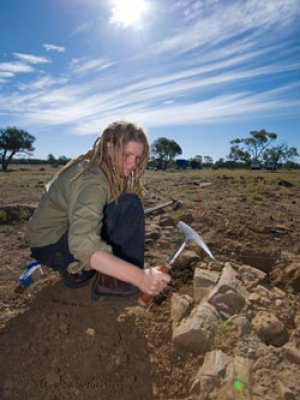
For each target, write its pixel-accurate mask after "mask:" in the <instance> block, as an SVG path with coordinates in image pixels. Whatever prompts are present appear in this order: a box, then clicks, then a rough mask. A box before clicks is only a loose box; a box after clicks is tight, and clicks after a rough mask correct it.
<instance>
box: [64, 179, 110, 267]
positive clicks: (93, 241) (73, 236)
mask: <svg viewBox="0 0 300 400" xmlns="http://www.w3.org/2000/svg"><path fill="white" fill-rule="evenodd" d="M78 189H79V190H76V193H77V195H75V196H74V197H73V196H72V201H71V205H70V207H69V230H68V241H69V248H70V252H71V253H72V254H73V256H74V258H75V259H78V260H80V261H82V262H84V263H89V261H90V258H91V256H92V255H93V254H94V253H95V252H96V251H99V250H103V251H108V252H110V253H111V252H112V248H111V246H109V245H108V244H107V243H106V242H104V241H103V240H102V239H101V237H100V232H101V228H102V220H103V209H104V207H105V205H106V203H107V199H108V191H107V189H106V188H105V187H104V186H103V185H101V184H95V183H94V182H89V180H88V179H87V180H86V181H84V180H82V181H81V182H80V187H79V188H78Z"/></svg>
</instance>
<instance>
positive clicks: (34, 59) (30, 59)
mask: <svg viewBox="0 0 300 400" xmlns="http://www.w3.org/2000/svg"><path fill="white" fill-rule="evenodd" d="M14 56H15V57H16V58H18V59H19V60H22V61H25V62H26V63H28V64H46V63H49V62H51V61H50V60H49V58H46V57H39V56H34V55H32V54H23V53H14Z"/></svg>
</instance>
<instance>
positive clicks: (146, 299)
mask: <svg viewBox="0 0 300 400" xmlns="http://www.w3.org/2000/svg"><path fill="white" fill-rule="evenodd" d="M159 270H160V271H161V272H164V273H165V274H169V273H170V268H169V267H168V266H167V264H162V265H160V266H159ZM152 299H153V296H151V294H147V293H142V294H141V295H140V297H139V300H138V302H139V305H141V306H143V307H146V306H147V305H148V304H149V303H151V301H152Z"/></svg>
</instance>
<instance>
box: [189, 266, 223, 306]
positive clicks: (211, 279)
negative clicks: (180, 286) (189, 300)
mask: <svg viewBox="0 0 300 400" xmlns="http://www.w3.org/2000/svg"><path fill="white" fill-rule="evenodd" d="M219 277H220V274H219V273H218V272H215V271H208V270H205V269H200V268H196V269H195V272H194V278H193V298H194V300H195V301H200V300H201V299H202V298H203V297H205V296H206V295H207V294H208V293H209V291H210V290H211V289H212V288H213V287H214V286H215V285H216V283H217V282H218V279H219Z"/></svg>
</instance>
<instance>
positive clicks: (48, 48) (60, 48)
mask: <svg viewBox="0 0 300 400" xmlns="http://www.w3.org/2000/svg"><path fill="white" fill-rule="evenodd" d="M43 47H44V49H45V50H46V51H56V52H58V53H64V52H65V51H66V48H65V47H63V46H55V45H54V44H49V43H45V44H43Z"/></svg>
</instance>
